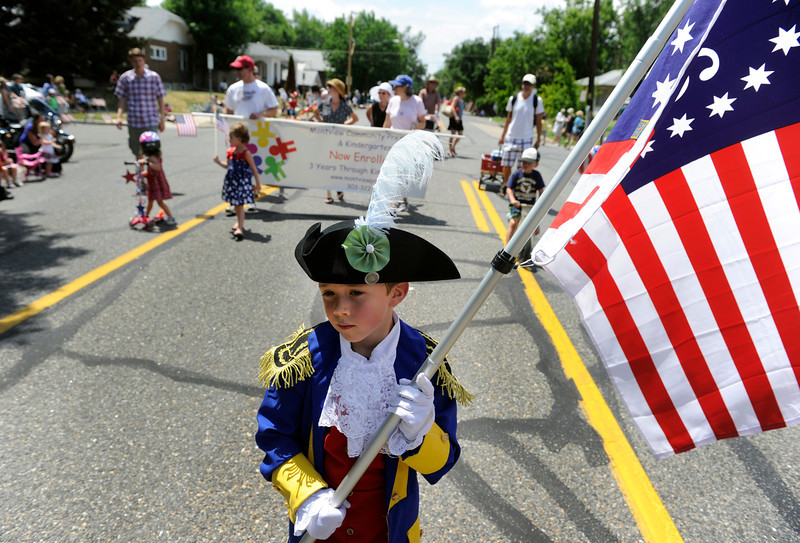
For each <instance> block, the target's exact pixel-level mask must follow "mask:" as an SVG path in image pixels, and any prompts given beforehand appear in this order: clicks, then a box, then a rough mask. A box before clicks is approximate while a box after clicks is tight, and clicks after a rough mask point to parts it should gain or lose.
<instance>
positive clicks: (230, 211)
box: [225, 206, 236, 217]
mask: <svg viewBox="0 0 800 543" xmlns="http://www.w3.org/2000/svg"><path fill="white" fill-rule="evenodd" d="M225 214H226V215H227V216H228V217H233V216H234V215H236V210H235V209H234V208H233V206H228V208H227V209H226V210H225Z"/></svg>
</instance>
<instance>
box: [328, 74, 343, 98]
mask: <svg viewBox="0 0 800 543" xmlns="http://www.w3.org/2000/svg"><path fill="white" fill-rule="evenodd" d="M325 85H327V86H331V87H333V88H334V89H336V90H337V91H338V93H339V96H341V97H342V98H344V95H345V94H347V92H346V91H345V86H344V81H342V80H341V79H337V78H335V77H334V78H333V79H329V80H328V82H327V83H325Z"/></svg>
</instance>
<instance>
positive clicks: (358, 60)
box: [322, 11, 425, 91]
mask: <svg viewBox="0 0 800 543" xmlns="http://www.w3.org/2000/svg"><path fill="white" fill-rule="evenodd" d="M349 37H350V19H349V17H347V18H345V16H341V17H338V18H337V19H336V20H334V21H333V22H332V23H330V24H329V25H328V27H327V30H326V32H325V40H324V41H323V44H322V49H324V50H325V51H326V53H325V55H326V58H327V61H328V63H329V64H330V65H331V67H332V70H331V74H330V75H331V76H332V77H338V78H340V79H341V80H342V81H346V77H347V58H348V43H349ZM422 39H423V36H422V35H421V34H417V35H411V34H410V32H409V31H408V30H406V32H400V31H399V30H398V29H397V27H395V26H394V25H393V24H392V23H391V22H389V21H388V20H386V19H383V18H380V19H379V18H376V17H375V13H374V12H369V13H367V12H364V11H362V12H360V13H358V14H357V15H355V17H354V18H353V41H354V49H353V55H352V60H351V76H352V86H351V88H352V89H360V90H361V91H367V90H369V89H370V88H371V87H373V86H374V85H376V84H377V82H378V81H388V80H390V79H393V78H394V77H395V76H397V75H398V74H401V73H406V74H409V75H410V76H411V77H412V78H413V79H414V81H415V83H416V85H415V90H418V89H419V85H420V84H421V83H422V79H423V77H424V75H425V66H424V65H423V64H422V62H421V61H420V60H419V58H418V57H417V54H416V51H417V49H418V48H419V45H420V44H421V43H422Z"/></svg>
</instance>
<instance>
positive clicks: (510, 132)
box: [499, 74, 544, 184]
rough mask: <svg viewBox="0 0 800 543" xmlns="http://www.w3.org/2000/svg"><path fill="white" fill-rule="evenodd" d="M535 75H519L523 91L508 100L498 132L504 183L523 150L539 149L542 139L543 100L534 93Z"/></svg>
mask: <svg viewBox="0 0 800 543" xmlns="http://www.w3.org/2000/svg"><path fill="white" fill-rule="evenodd" d="M535 87H536V76H535V75H533V74H525V76H524V77H523V78H522V91H520V92H518V93H516V94H515V95H514V96H512V97H510V98H509V99H508V104H507V105H506V111H507V112H508V116H507V117H506V124H505V126H504V127H503V133H502V134H501V135H500V141H499V143H500V145H501V146H502V149H503V160H502V162H501V163H500V165H501V166H502V167H503V183H504V184H505V183H506V182H508V177H509V176H510V175H511V170H512V169H513V168H514V166H515V164H516V162H517V159H518V158H519V157H520V156H521V155H522V151H524V150H525V149H527V148H528V147H534V148H536V149H538V148H539V144H540V143H541V142H542V118H543V117H544V102H542V99H541V98H540V97H539V96H538V95H537V94H536V88H535ZM534 127H535V128H536V142H534V141H533V129H534Z"/></svg>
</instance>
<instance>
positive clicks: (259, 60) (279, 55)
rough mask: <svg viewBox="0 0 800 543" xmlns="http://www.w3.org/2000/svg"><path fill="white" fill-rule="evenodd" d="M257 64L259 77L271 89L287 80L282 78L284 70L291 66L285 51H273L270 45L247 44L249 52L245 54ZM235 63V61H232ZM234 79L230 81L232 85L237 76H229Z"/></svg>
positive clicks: (259, 43)
mask: <svg viewBox="0 0 800 543" xmlns="http://www.w3.org/2000/svg"><path fill="white" fill-rule="evenodd" d="M245 54H246V55H248V56H249V57H250V58H252V59H253V61H254V62H255V63H256V67H257V68H258V77H259V78H260V79H261V80H262V81H264V82H265V83H266V84H267V85H269V86H270V87H273V88H275V87H276V86H277V85H279V84H280V83H281V82H283V81H285V78H282V77H281V74H282V68H283V67H284V66H288V65H289V53H287V52H286V51H284V50H283V49H273V48H272V47H270V46H269V45H264V44H263V43H261V42H256V43H249V44H247V52H246V53H245ZM231 61H233V59H231ZM229 75H231V76H233V79H228V82H229V83H231V82H233V81H236V77H235V74H234V73H233V72H231V74H229Z"/></svg>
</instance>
